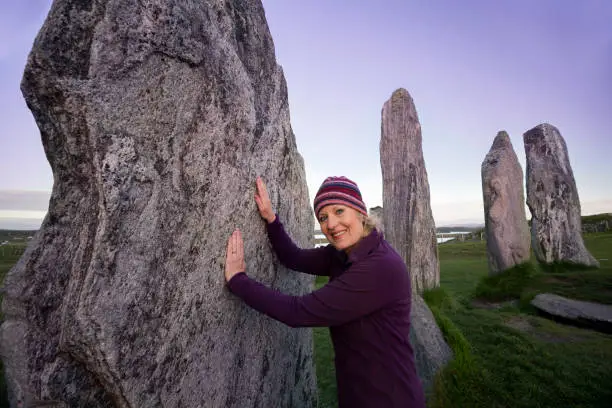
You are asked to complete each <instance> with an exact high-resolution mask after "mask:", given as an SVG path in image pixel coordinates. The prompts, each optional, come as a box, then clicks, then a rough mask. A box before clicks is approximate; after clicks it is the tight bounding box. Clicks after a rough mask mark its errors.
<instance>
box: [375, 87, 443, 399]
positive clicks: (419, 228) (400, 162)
mask: <svg viewBox="0 0 612 408" xmlns="http://www.w3.org/2000/svg"><path fill="white" fill-rule="evenodd" d="M381 131H382V135H381V138H380V165H381V168H382V176H383V208H381V209H380V210H377V211H371V212H372V213H373V215H374V216H380V215H381V213H382V218H383V225H384V231H385V239H386V240H387V241H389V243H390V244H391V245H392V246H393V247H394V248H395V249H396V251H397V252H398V253H399V254H400V256H401V257H402V258H403V259H404V260H405V262H406V265H407V267H408V271H409V272H410V277H411V284H412V309H411V315H410V322H411V330H410V342H411V344H412V347H413V349H414V356H415V363H416V368H417V372H418V374H419V378H420V379H421V382H422V383H423V387H424V388H425V390H427V391H428V392H431V391H432V386H433V379H434V376H435V374H436V373H437V372H438V371H439V370H440V369H441V368H442V367H443V366H444V365H445V364H446V363H448V361H449V360H450V359H451V358H452V351H451V349H450V347H448V345H447V344H446V342H445V341H444V337H443V336H442V332H441V331H440V329H439V328H438V325H437V324H436V320H435V318H434V316H433V314H432V313H431V310H430V309H429V307H428V306H427V304H426V303H425V301H424V300H423V298H422V297H421V295H420V293H422V292H423V290H425V289H430V288H433V287H435V286H438V285H439V284H440V269H439V266H438V247H437V240H436V227H435V225H434V220H433V216H432V213H431V206H430V203H429V183H428V181H427V171H426V170H425V160H424V159H423V149H422V146H421V125H420V124H419V119H418V117H417V113H416V108H415V107H414V103H413V102H412V98H411V97H410V95H409V94H408V91H406V90H405V89H398V90H396V91H395V92H393V95H391V99H389V100H388V101H387V102H386V103H385V104H384V106H383V110H382V130H381Z"/></svg>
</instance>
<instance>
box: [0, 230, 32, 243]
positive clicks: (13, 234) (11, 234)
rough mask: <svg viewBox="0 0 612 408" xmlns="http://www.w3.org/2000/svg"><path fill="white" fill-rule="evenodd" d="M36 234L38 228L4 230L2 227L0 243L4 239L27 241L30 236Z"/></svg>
mask: <svg viewBox="0 0 612 408" xmlns="http://www.w3.org/2000/svg"><path fill="white" fill-rule="evenodd" d="M34 234H36V230H30V231H22V230H3V229H0V243H2V242H4V241H9V242H15V241H17V242H19V241H22V242H23V241H27V240H28V239H29V238H30V237H32V236H34Z"/></svg>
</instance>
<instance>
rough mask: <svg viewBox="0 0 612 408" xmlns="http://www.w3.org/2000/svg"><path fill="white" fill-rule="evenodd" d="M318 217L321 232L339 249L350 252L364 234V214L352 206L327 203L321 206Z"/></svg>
mask: <svg viewBox="0 0 612 408" xmlns="http://www.w3.org/2000/svg"><path fill="white" fill-rule="evenodd" d="M317 219H318V220H319V224H320V225H321V232H323V234H325V237H326V238H327V240H328V241H329V242H330V243H331V244H332V245H333V246H334V248H336V249H337V250H339V251H345V252H346V253H349V252H350V251H351V249H353V247H354V246H355V244H356V243H357V242H359V240H360V239H361V237H362V235H363V216H362V215H361V214H360V213H359V212H357V211H356V210H354V209H352V208H351V207H347V206H345V205H341V204H331V205H327V206H325V207H323V208H321V210H320V211H319V214H318V217H317Z"/></svg>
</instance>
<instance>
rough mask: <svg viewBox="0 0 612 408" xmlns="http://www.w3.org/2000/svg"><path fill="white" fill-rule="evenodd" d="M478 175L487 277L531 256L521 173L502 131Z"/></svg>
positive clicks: (505, 135)
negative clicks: (484, 235) (483, 218)
mask: <svg viewBox="0 0 612 408" xmlns="http://www.w3.org/2000/svg"><path fill="white" fill-rule="evenodd" d="M481 176H482V196H483V201H484V214H485V229H486V231H487V255H488V259H489V274H490V275H496V274H498V273H500V272H503V271H504V270H507V269H510V268H512V267H513V266H515V265H518V264H521V263H524V262H528V261H529V257H530V256H531V254H530V245H529V239H530V238H529V228H528V225H527V218H526V216H525V195H524V193H523V170H522V169H521V164H520V163H519V161H518V158H517V157H516V153H515V152H514V149H513V148H512V143H511V142H510V137H509V136H508V134H507V133H506V132H504V131H501V132H499V133H498V134H497V136H496V137H495V140H494V141H493V145H492V146H491V150H489V153H488V154H487V156H486V157H485V159H484V161H483V162H482V167H481Z"/></svg>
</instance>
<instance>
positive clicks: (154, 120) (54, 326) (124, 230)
mask: <svg viewBox="0 0 612 408" xmlns="http://www.w3.org/2000/svg"><path fill="white" fill-rule="evenodd" d="M22 91H23V93H24V96H25V99H26V102H27V103H28V106H29V107H30V109H31V110H32V112H33V114H34V117H35V119H36V122H37V124H38V126H39V128H40V131H41V136H42V141H43V145H44V148H45V152H46V155H47V158H48V160H49V163H50V165H51V167H52V170H53V174H54V180H55V184H54V186H53V192H52V197H51V201H50V205H49V212H48V214H47V217H46V218H45V220H44V222H43V225H42V227H41V229H40V231H39V232H38V234H37V235H36V236H35V238H34V240H33V242H32V243H31V245H30V246H29V247H28V249H27V251H26V253H25V254H24V256H23V257H22V258H21V259H20V261H19V262H18V264H17V265H16V266H15V267H14V268H13V269H12V270H11V271H10V273H9V275H8V277H7V279H6V282H5V284H6V287H5V297H4V302H3V312H4V316H5V319H6V321H5V322H4V324H3V325H2V328H1V333H0V335H1V344H2V355H3V358H4V362H5V370H6V372H5V374H6V378H7V381H8V385H9V388H10V399H11V404H12V406H21V405H19V404H23V405H24V406H27V407H33V406H42V405H44V406H46V407H67V406H70V407H162V406H164V407H179V406H181V407H312V406H315V405H316V400H317V397H316V384H315V383H316V381H315V376H314V371H313V364H312V347H311V344H312V338H311V332H310V331H309V330H306V329H300V330H295V329H290V328H288V327H286V326H284V325H282V324H281V323H278V322H275V321H273V320H271V319H269V318H268V317H265V316H263V315H261V314H259V313H257V312H255V311H253V310H251V309H249V308H248V307H246V306H245V305H244V304H243V303H242V302H241V301H240V300H238V299H236V298H235V297H234V296H232V295H231V294H230V293H229V292H228V291H227V289H226V288H225V284H224V279H223V268H224V260H225V246H226V242H227V239H228V237H229V236H230V233H231V232H232V230H233V229H234V228H235V227H240V228H241V230H242V232H243V236H244V239H245V257H246V262H247V270H248V272H249V274H251V275H252V276H254V277H256V278H257V279H258V280H260V281H263V282H264V283H265V284H267V285H270V286H273V287H275V288H278V289H280V290H282V291H283V292H286V293H291V294H302V293H304V292H306V291H307V290H309V288H310V286H311V281H310V280H309V279H308V278H307V277H302V276H301V275H295V274H291V275H289V272H288V271H287V270H286V269H284V268H281V267H280V266H279V265H278V264H277V263H276V261H275V257H274V255H273V253H272V251H271V249H270V246H269V243H268V241H267V238H266V234H265V229H264V224H263V221H262V220H261V218H260V216H259V215H258V213H257V211H256V207H255V203H254V200H253V194H254V189H255V186H254V181H255V177H256V176H257V175H259V174H260V175H263V177H264V178H265V180H266V182H267V185H268V188H269V191H270V194H271V198H272V201H273V205H274V207H275V208H276V209H277V210H278V212H279V214H280V217H281V218H282V219H283V221H284V223H285V225H286V227H287V228H288V230H289V231H290V233H291V235H292V236H293V237H294V238H295V239H296V241H297V242H298V243H299V244H300V245H302V246H305V247H307V246H312V230H313V224H312V223H313V220H312V215H311V213H310V210H309V203H308V193H307V187H306V181H305V175H304V166H303V161H302V158H301V156H300V155H299V154H298V152H297V149H296V144H295V138H294V135H293V133H292V131H291V127H290V124H289V108H288V103H287V89H286V85H285V80H284V77H283V74H282V71H281V68H280V67H279V66H278V65H277V64H276V60H275V56H274V46H273V43H272V38H271V36H270V33H269V30H268V27H267V24H266V20H265V16H264V10H263V8H262V5H261V3H260V1H258V0H252V1H250V0H244V1H189V0H181V1H178V0H164V1H159V0H152V1H147V2H141V1H111V0H92V1H87V2H84V1H77V0H56V1H55V2H54V3H53V5H52V7H51V11H50V13H49V15H48V17H47V20H46V22H45V24H44V26H43V27H42V29H41V31H40V33H39V35H38V37H37V38H36V41H35V43H34V48H33V50H32V52H31V54H30V56H29V59H28V63H27V67H26V70H25V73H24V77H23V82H22Z"/></svg>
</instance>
